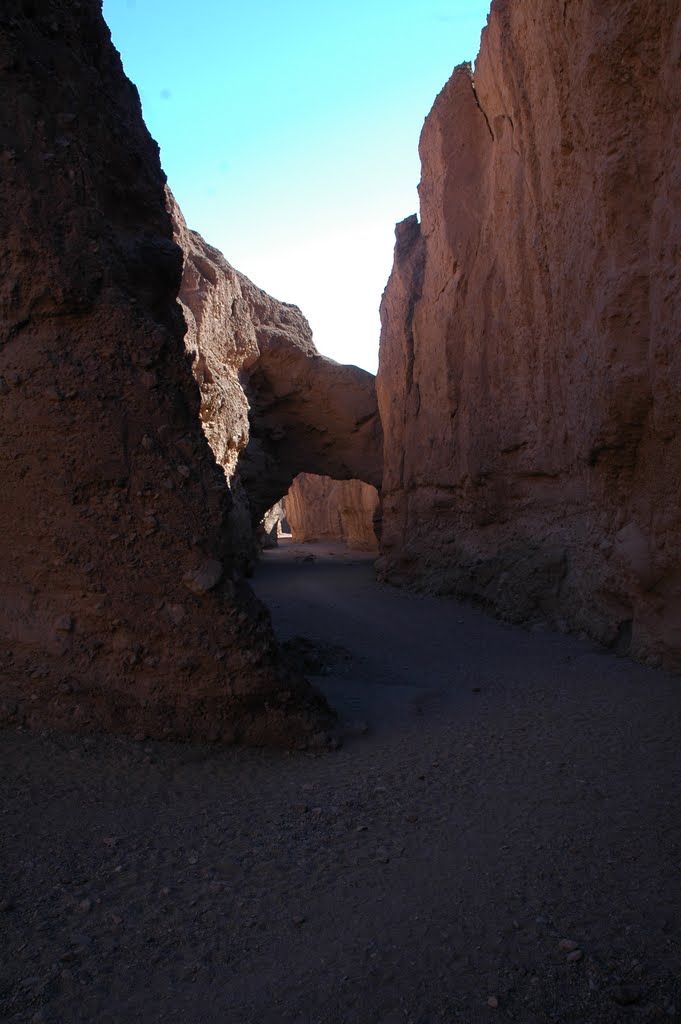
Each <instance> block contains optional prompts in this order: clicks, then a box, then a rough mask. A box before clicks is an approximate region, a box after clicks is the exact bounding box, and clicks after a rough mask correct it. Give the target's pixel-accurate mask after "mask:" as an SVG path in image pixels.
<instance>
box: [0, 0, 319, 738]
mask: <svg viewBox="0 0 681 1024" xmlns="http://www.w3.org/2000/svg"><path fill="white" fill-rule="evenodd" d="M0 76H1V79H2V85H1V92H2V96H3V104H2V114H1V127H0V132H1V136H0V160H1V161H2V173H1V174H0V219H1V220H2V231H1V232H0V238H1V239H2V243H1V244H2V252H1V263H2V279H1V282H0V318H1V321H0V421H1V422H0V461H1V465H2V499H1V500H0V547H1V555H0V717H1V718H2V719H3V720H9V721H15V722H21V721H23V722H29V723H37V722H47V723H50V724H64V725H68V726H73V727H78V728H83V729H97V728H107V729H114V730H121V731H131V732H133V733H145V734H149V735H157V736H164V735H174V736H192V737H211V738H216V739H218V738H219V739H225V740H232V739H237V740H238V739H241V740H245V741H249V742H253V743H264V742H273V743H285V744H296V743H298V742H301V741H304V739H305V737H306V736H310V735H311V734H314V733H316V732H317V730H318V729H319V726H320V722H321V723H323V722H325V721H326V720H327V719H326V711H325V705H324V703H323V701H321V699H318V698H316V697H315V696H314V695H313V694H312V692H311V691H310V689H309V688H308V687H307V685H306V684H305V683H304V682H303V681H302V680H301V679H297V678H292V677H291V676H290V674H289V673H288V671H287V670H286V669H285V668H284V667H283V665H282V664H281V663H280V661H279V656H278V652H277V650H276V648H275V644H274V639H273V635H272V632H271V628H270V622H269V616H268V614H267V612H266V611H265V609H264V608H263V607H262V605H260V604H259V602H258V601H256V599H255V598H254V596H253V595H252V594H251V592H250V591H249V590H248V588H247V587H246V586H245V584H243V582H241V581H240V579H239V577H238V574H235V573H234V571H233V569H234V564H235V560H236V557H237V554H238V552H237V551H235V549H234V546H233V543H232V533H231V531H230V515H231V505H232V501H231V497H230V493H229V490H228V489H227V487H226V486H225V481H224V475H223V473H222V470H221V469H220V468H219V467H218V466H217V465H216V463H215V459H214V457H213V454H212V452H211V450H210V448H209V446H208V443H207V442H206V439H205V437H204V435H203V432H202V430H201V425H200V422H199V416H198V413H199V394H198V389H197V387H196V384H195V382H194V380H193V378H192V373H191V367H190V360H189V359H188V358H187V356H186V353H185V351H184V346H183V335H184V332H185V325H184V323H183V320H182V315H181V311H180V308H179V306H178V305H177V302H176V295H177V292H178V288H179V284H180V276H181V271H182V258H181V253H180V250H179V249H178V248H177V246H176V245H175V244H174V242H173V240H172V225H171V222H170V218H169V216H168V214H167V212H166V209H165V199H164V177H163V174H162V172H161V169H160V166H159V160H158V150H157V147H156V145H155V143H154V142H153V141H152V140H151V139H150V137H149V135H148V133H147V131H146V129H145V127H144V124H143V121H142V116H141V111H140V106H139V99H138V96H137V92H136V90H135V88H134V87H133V86H132V85H131V84H130V83H129V82H128V80H127V79H126V78H125V76H124V74H123V72H122V69H121V65H120V61H119V58H118V54H117V53H116V51H115V50H114V48H113V47H112V45H111V43H110V38H109V33H108V31H107V29H106V26H105V25H104V22H103V21H102V18H101V12H100V4H99V3H97V2H96V0H87V2H86V0H81V2H80V3H79V4H73V3H71V2H70V0H68V2H67V0H45V2H43V3H41V4H28V3H22V2H19V0H7V2H6V3H5V4H4V5H3V7H2V13H1V14H0Z"/></svg>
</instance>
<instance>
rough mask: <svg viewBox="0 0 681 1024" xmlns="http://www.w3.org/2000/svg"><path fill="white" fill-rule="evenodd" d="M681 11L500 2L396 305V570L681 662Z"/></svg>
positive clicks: (387, 382)
mask: <svg viewBox="0 0 681 1024" xmlns="http://www.w3.org/2000/svg"><path fill="white" fill-rule="evenodd" d="M680 107H681V15H680V14H679V7H678V3H676V2H675V0H662V2H657V0H656V2H654V3H653V2H652V0H627V2H625V3H622V4H619V5H617V9H616V10H614V9H613V6H612V5H608V4H591V3H587V2H586V0H573V2H571V3H561V4H558V3H555V2H554V0H525V2H520V0H496V2H495V3H493V5H492V11H491V14H490V18H489V24H488V27H487V29H486V30H485V32H484V35H483V40H482V46H481V51H480V55H479V58H478V60H477V62H476V65H475V80H474V81H473V79H472V76H471V71H470V68H469V67H468V66H462V67H460V68H457V69H456V71H455V72H454V75H453V77H452V78H451V80H450V81H449V82H448V84H447V85H446V86H445V88H444V89H443V91H442V93H441V94H440V95H439V96H438V98H437V100H436V102H435V105H434V107H433V109H432V111H431V113H430V115H429V117H428V119H427V121H426V124H425V126H424V129H423V134H422V137H421V146H420V152H421V160H422V168H423V170H422V181H421V185H420V199H421V225H420V227H419V225H418V223H417V222H416V220H415V219H414V218H411V219H410V220H408V221H406V222H404V223H403V224H402V225H400V226H399V227H398V231H397V245H396V251H395V267H394V270H393V273H392V276H391V279H390V282H389V284H388V287H387V289H386V292H385V294H384V298H383V303H382V319H383V330H382V339H381V356H380V370H379V378H378V394H379V404H380V409H381V416H382V420H383V427H384V431H385V435H386V444H385V470H384V489H383V499H384V509H383V559H382V566H383V571H384V572H385V573H386V574H387V575H388V576H389V577H390V578H392V579H395V580H407V581H420V582H421V583H423V584H424V585H427V586H429V587H433V588H436V589H438V590H441V591H455V592H457V593H460V594H466V595H469V596H471V597H473V598H475V599H478V600H480V601H482V602H484V603H486V604H489V605H490V606H492V607H494V608H496V609H497V610H498V611H499V612H501V613H502V614H503V615H505V616H508V617H510V618H512V619H516V620H520V619H527V618H533V617H538V618H544V619H549V620H550V621H552V622H554V623H556V624H558V625H559V626H561V627H565V628H567V627H570V628H575V629H580V630H585V631H586V632H588V633H589V634H591V635H593V636H595V637H597V638H599V639H600V640H603V641H605V642H608V643H614V642H617V643H618V644H619V646H620V648H621V649H622V650H629V651H630V652H631V653H632V654H633V655H635V656H637V657H640V658H648V659H650V660H655V659H657V658H659V657H661V658H663V659H664V661H665V662H666V663H667V664H670V665H676V666H679V665H680V664H681V564H680V560H679V550H680V545H681V472H680V466H681V436H680V434H679V428H680V426H681V345H679V330H680V325H681V280H680V278H681V259H680V255H681V119H680V118H679V114H678V111H679V109H680Z"/></svg>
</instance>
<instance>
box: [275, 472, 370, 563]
mask: <svg viewBox="0 0 681 1024" xmlns="http://www.w3.org/2000/svg"><path fill="white" fill-rule="evenodd" d="M379 505H380V502H379V497H378V491H377V490H376V488H375V487H372V486H371V484H365V483H363V481H361V480H332V479H331V478H330V477H328V476H316V475H312V474H310V473H301V474H300V476H297V477H296V479H295V480H294V481H293V484H292V485H291V488H290V490H289V492H288V494H287V495H286V498H285V499H284V507H285V510H286V518H287V520H288V523H289V525H290V527H291V535H292V538H293V540H294V541H297V542H298V543H306V542H313V541H319V540H333V541H341V542H342V543H344V544H347V546H348V547H349V548H354V549H356V550H358V551H377V550H378V539H377V537H376V529H375V527H376V520H377V517H378V515H379Z"/></svg>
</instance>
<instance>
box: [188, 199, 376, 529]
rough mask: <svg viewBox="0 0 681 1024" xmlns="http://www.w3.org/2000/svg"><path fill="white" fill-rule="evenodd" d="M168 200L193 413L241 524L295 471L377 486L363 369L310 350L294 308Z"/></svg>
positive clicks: (370, 392) (369, 387) (372, 411)
mask: <svg viewBox="0 0 681 1024" xmlns="http://www.w3.org/2000/svg"><path fill="white" fill-rule="evenodd" d="M168 203H169V208H170V210H171V213H172V217H173V221H174V225H175V238H176V240H177V242H178V244H179V245H180V246H181V247H182V249H183V252H184V255H185V262H184V273H183V278H182V287H181V291H180V298H181V300H182V304H183V307H184V310H185V317H186V319H187V323H188V325H189V327H188V333H187V347H188V349H189V350H190V351H191V352H192V354H194V356H195V362H194V372H195V375H196V378H197V380H198V382H199V386H200V389H201V419H202V422H203V427H204V430H205V432H206V436H207V437H208V440H209V441H210V444H211V447H212V448H213V451H214V452H215V456H216V458H217V460H218V462H219V463H220V464H221V465H222V466H223V468H224V470H225V473H226V475H227V477H228V478H229V479H230V482H231V486H232V489H233V491H234V493H235V495H236V496H237V505H238V507H239V508H241V509H242V510H244V509H245V510H246V511H245V512H242V519H243V524H245V529H246V531H248V530H250V529H251V527H253V526H256V525H257V524H258V523H259V522H260V520H261V519H262V517H263V515H264V514H265V513H266V512H267V510H268V509H269V508H271V507H272V505H274V504H275V503H276V502H277V501H278V500H279V499H280V498H281V497H283V495H284V494H286V492H287V490H288V489H289V486H290V485H291V483H292V481H293V480H294V478H295V477H296V476H297V475H298V473H301V472H309V473H322V474H329V475H332V476H334V477H336V478H338V479H352V478H355V477H357V478H360V479H362V480H366V481H367V482H369V483H371V484H374V485H376V486H380V483H381V476H382V458H383V452H382V446H383V438H382V433H381V425H380V420H379V416H378V407H377V401H376V389H375V378H374V376H373V374H371V373H368V372H367V371H366V370H362V369H359V368H358V367H356V366H343V365H340V364H339V363H336V362H334V361H333V360H331V359H327V358H326V357H325V356H322V355H320V354H319V353H318V352H317V349H316V348H315V346H314V343H313V341H312V333H311V331H310V326H309V324H308V322H307V320H306V319H305V317H304V316H303V314H302V313H301V312H300V310H299V309H298V307H297V306H292V305H289V304H288V303H285V302H279V301H277V299H273V298H272V297H271V296H270V295H268V294H267V293H266V292H263V291H261V289H260V288H257V287H256V286H255V285H254V284H253V283H252V282H251V281H249V280H248V278H247V277H244V275H243V274H240V273H239V272H238V271H236V270H234V268H233V267H232V266H230V264H229V263H228V262H227V260H226V259H225V258H224V256H223V255H222V254H221V253H220V252H219V251H218V250H217V249H214V248H213V247H212V246H210V245H208V243H207V242H205V241H204V240H203V238H201V236H200V235H199V234H197V233H196V232H195V231H189V230H188V228H187V226H186V224H185V222H184V218H183V217H182V214H181V212H180V210H179V209H178V207H177V204H176V203H175V202H174V200H173V198H172V196H170V195H169V197H168Z"/></svg>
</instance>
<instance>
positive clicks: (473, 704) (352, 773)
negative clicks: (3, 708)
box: [0, 545, 681, 1024]
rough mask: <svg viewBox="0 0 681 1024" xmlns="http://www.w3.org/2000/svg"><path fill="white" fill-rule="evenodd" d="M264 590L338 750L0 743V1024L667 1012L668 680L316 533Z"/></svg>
mask: <svg viewBox="0 0 681 1024" xmlns="http://www.w3.org/2000/svg"><path fill="white" fill-rule="evenodd" d="M311 553H313V554H314V556H315V557H314V559H313V560H310V559H309V557H308V556H309V555H310V554H311ZM255 584H256V589H257V591H258V593H259V594H260V595H261V596H262V597H263V598H264V599H265V600H266V601H267V602H268V604H269V605H270V607H271V609H272V613H273V617H274V621H275V625H276V627H277V630H278V632H279V634H280V636H281V637H282V639H284V640H291V638H294V637H302V638H304V639H302V640H301V639H297V640H294V641H293V643H292V644H291V647H292V648H293V649H294V650H295V651H297V652H298V654H299V655H300V656H301V657H302V658H304V660H305V662H306V664H307V665H308V668H309V669H311V670H312V671H313V672H314V673H316V674H315V676H314V682H315V683H316V684H317V685H318V686H319V687H320V688H321V689H323V690H324V692H325V693H326V694H327V695H328V696H329V699H330V700H331V701H332V703H334V705H335V706H336V707H337V708H338V710H339V716H340V719H341V722H342V723H344V724H345V727H346V732H347V733H348V736H347V739H346V741H345V743H344V745H343V746H342V748H341V749H340V750H338V751H334V752H332V753H327V754H323V755H317V756H312V755H309V754H292V755H283V754H278V753H272V752H265V751H248V750H246V751H244V750H233V749H220V748H215V747H209V746H192V745H187V744H162V743H149V742H147V743H135V742H133V741H128V740H122V739H116V738H111V737H98V738H94V739H93V738H90V739H83V738H81V737H76V736H72V735H63V734H54V733H43V734H30V733H27V732H24V731H15V730H5V731H4V732H2V733H0V757H1V772H2V774H1V779H0V791H1V794H2V797H1V799H2V804H1V807H0V813H1V817H0V825H1V832H0V842H1V848H0V957H1V958H2V960H1V964H0V1019H1V1020H3V1021H5V1020H6V1021H12V1022H15V1021H16V1022H19V1021H36V1022H38V1021H40V1022H52V1024H57V1022H61V1024H71V1022H74V1024H75V1022H88V1024H89V1022H96V1024H107V1022H108V1024H119V1022H121V1024H127V1022H133V1021H135V1022H137V1021H140V1022H159V1024H160V1022H185V1024H203V1022H206V1024H212V1022H216V1024H217V1022H220V1024H232V1022H233V1024H251V1022H252V1024H256V1022H257V1024H279V1022H283V1021H292V1022H298V1024H318V1022H319V1024H322V1022H324V1024H327V1022H328V1024H343V1022H348V1024H350V1022H352V1024H373V1022H376V1024H407V1022H412V1024H452V1022H455V1021H456V1022H459V1021H461V1022H466V1024H476V1022H479V1021H480V1022H482V1021H484V1022H491V1021H521V1022H528V1024H534V1022H537V1024H539V1022H541V1024H544V1022H547V1024H602V1022H620V1021H646V1022H647V1021H665V1022H669V1021H680V1020H681V941H680V935H679V925H680V923H681V913H680V910H681V810H680V800H679V797H680V795H681V751H680V749H679V746H680V745H679V736H680V735H681V728H680V726H681V684H680V682H679V679H678V678H677V677H673V676H670V675H666V674H664V673H662V672H656V671H653V670H651V669H648V668H643V667H641V666H638V665H635V664H633V663H631V662H629V661H627V660H625V659H621V658H617V657H616V656H614V655H612V654H610V653H606V652H603V651H601V650H599V649H596V648H594V647H593V645H591V644H590V643H588V642H586V641H580V640H577V639H575V638H568V637H563V636H560V635H555V634H550V633H546V632H542V631H530V630H524V629H521V628H517V627H511V626H507V625H504V624H503V623H499V622H496V621H494V620H493V619H491V618H489V617H487V616H485V615H484V614H482V613H480V612H478V611H476V610H474V609H471V608H469V607H466V606H464V605H460V604H458V603H456V602H454V601H451V600H444V599H435V598H423V597H417V596H414V595H412V594H408V593H405V592H400V591H396V590H393V589H391V588H388V587H384V586H381V585H379V584H377V583H376V582H375V581H374V579H373V576H372V571H371V563H370V560H369V559H367V557H365V556H355V555H348V554H347V553H346V552H344V551H342V550H340V549H338V548H332V547H329V546H328V545H322V546H318V547H316V548H312V547H309V548H308V547H296V546H293V545H287V546H286V547H284V548H282V549H280V550H278V551H272V552H268V553H267V554H266V556H265V558H264V560H263V563H262V566H261V567H260V569H259V572H258V575H257V578H256V581H255ZM365 729H366V731H364V730H365Z"/></svg>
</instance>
